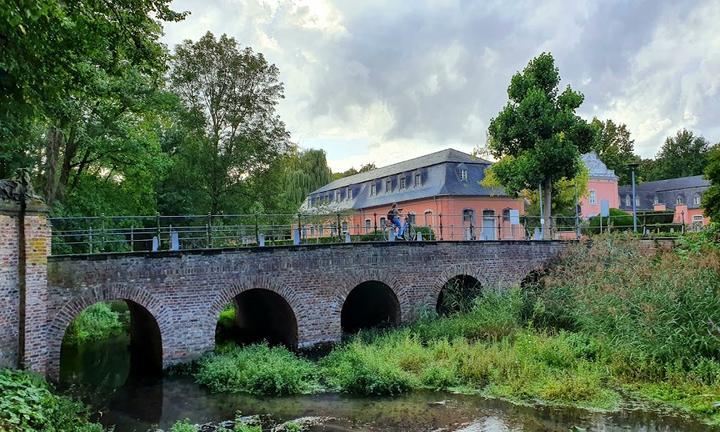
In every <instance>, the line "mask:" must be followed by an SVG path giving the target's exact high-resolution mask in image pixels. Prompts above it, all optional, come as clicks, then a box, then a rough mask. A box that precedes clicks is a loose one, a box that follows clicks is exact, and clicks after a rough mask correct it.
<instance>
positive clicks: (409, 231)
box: [382, 216, 417, 241]
mask: <svg viewBox="0 0 720 432" xmlns="http://www.w3.org/2000/svg"><path fill="white" fill-rule="evenodd" d="M390 230H393V233H394V234H395V239H397V238H398V237H397V232H398V227H397V226H395V224H394V223H392V221H391V220H386V221H385V226H384V227H383V230H382V235H383V239H384V240H385V241H388V240H390ZM401 240H406V241H415V240H417V230H415V226H414V225H413V224H412V223H410V218H408V217H407V216H405V232H404V233H403V238H402V239H401Z"/></svg>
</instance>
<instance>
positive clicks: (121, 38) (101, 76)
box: [0, 0, 184, 205]
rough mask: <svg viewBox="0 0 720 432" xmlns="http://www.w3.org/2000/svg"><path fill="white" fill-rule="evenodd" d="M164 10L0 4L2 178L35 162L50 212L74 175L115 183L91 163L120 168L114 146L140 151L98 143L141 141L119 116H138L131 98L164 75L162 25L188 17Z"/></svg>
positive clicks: (131, 5) (131, 2)
mask: <svg viewBox="0 0 720 432" xmlns="http://www.w3.org/2000/svg"><path fill="white" fill-rule="evenodd" d="M169 3H170V0H124V1H121V2H109V1H102V0H90V1H83V2H67V1H61V0H33V1H28V0H19V1H7V0H5V1H2V0H0V52H2V56H0V125H2V126H0V142H2V143H3V148H4V149H5V148H9V149H10V152H8V153H10V156H8V154H7V153H5V152H4V151H3V152H2V155H0V177H4V176H7V175H8V173H9V172H10V171H12V170H13V169H14V168H15V167H17V166H18V165H25V166H27V164H29V163H30V162H31V161H34V162H35V164H34V165H35V166H34V171H35V174H36V175H35V177H36V179H37V180H38V183H39V186H40V189H41V190H44V191H45V193H46V199H47V201H48V203H49V204H51V205H52V204H53V203H54V202H55V201H56V200H57V199H60V198H62V196H63V195H64V194H65V193H66V192H67V189H68V186H69V185H70V184H72V182H75V180H73V179H72V178H73V176H74V174H78V175H82V174H83V171H86V172H87V170H88V169H90V168H94V171H95V172H101V171H102V172H103V173H107V172H108V170H109V171H111V172H112V171H115V172H116V173H117V170H115V169H114V166H113V165H114V164H115V163H112V162H111V163H110V165H109V166H102V167H101V162H100V159H101V158H99V157H97V156H98V155H97V153H101V154H105V155H107V156H112V157H113V158H115V159H116V161H118V160H120V159H122V158H124V157H126V156H127V155H128V153H125V154H122V153H121V152H119V151H118V148H117V145H125V144H129V142H130V141H132V144H131V145H134V146H135V150H136V149H137V147H138V146H140V147H142V146H144V144H143V143H142V142H140V141H138V140H137V139H134V140H133V139H127V140H125V141H124V142H119V141H117V140H113V139H111V138H108V139H107V140H104V139H103V135H104V134H106V133H108V132H109V131H113V130H114V132H111V135H114V137H115V138H117V137H118V136H119V135H123V134H124V135H125V136H126V138H127V134H133V135H135V138H137V135H136V134H138V133H140V134H141V131H134V132H130V131H129V130H128V126H129V125H128V121H129V122H131V123H132V122H135V120H134V119H131V118H130V117H131V116H129V115H125V114H127V113H128V112H129V111H130V110H131V109H130V108H129V105H133V106H135V107H137V106H138V104H137V103H136V102H135V101H129V100H128V99H129V98H133V97H138V96H139V94H138V92H136V91H130V92H127V90H128V89H129V88H131V87H132V88H134V89H135V90H137V89H138V85H141V86H142V87H143V90H142V92H141V93H145V92H146V90H147V87H148V86H149V88H154V87H155V86H157V84H158V83H159V81H160V79H161V77H162V74H163V73H164V71H165V63H166V50H165V48H164V46H163V45H162V44H161V43H160V42H159V38H160V36H161V35H162V26H161V22H162V21H177V20H180V19H182V18H183V17H184V14H181V13H176V12H175V11H173V10H171V9H170V7H169ZM141 82H142V84H140V83H141ZM113 92H115V93H116V94H112V93H113ZM109 100H113V101H114V102H113V103H119V104H120V106H119V107H116V106H113V103H110V102H109ZM112 111H115V113H114V114H113V112H112ZM134 114H137V111H136V112H135V113H134ZM116 121H117V122H119V123H123V124H118V123H116ZM139 122H140V123H141V122H142V121H139ZM121 129H123V130H124V132H122V133H117V132H118V131H119V130H121ZM38 139H40V140H41V141H42V143H39V142H38ZM110 141H112V142H110ZM95 150H97V151H98V152H97V153H96V152H95ZM88 151H89V153H88ZM106 161H107V159H106ZM128 163H130V164H135V165H136V166H137V164H136V163H135V162H133V161H128ZM73 171H74V173H73ZM75 178H76V179H77V178H79V177H75ZM116 178H117V177H116Z"/></svg>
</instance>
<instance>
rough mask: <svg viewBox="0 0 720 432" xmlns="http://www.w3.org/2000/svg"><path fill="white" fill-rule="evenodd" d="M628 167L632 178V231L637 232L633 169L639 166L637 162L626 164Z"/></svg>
mask: <svg viewBox="0 0 720 432" xmlns="http://www.w3.org/2000/svg"><path fill="white" fill-rule="evenodd" d="M627 166H628V168H630V178H631V179H632V180H631V181H632V211H633V232H635V233H636V232H637V201H636V198H635V169H636V168H637V167H638V166H640V164H639V163H637V162H631V163H629V164H627Z"/></svg>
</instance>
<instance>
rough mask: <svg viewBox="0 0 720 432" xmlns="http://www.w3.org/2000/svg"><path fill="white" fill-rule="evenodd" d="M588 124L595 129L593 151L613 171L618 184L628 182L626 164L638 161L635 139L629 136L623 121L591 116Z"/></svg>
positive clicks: (628, 176) (628, 175)
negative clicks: (618, 121) (604, 119)
mask: <svg viewBox="0 0 720 432" xmlns="http://www.w3.org/2000/svg"><path fill="white" fill-rule="evenodd" d="M590 126H592V127H593V129H595V141H594V142H593V151H595V153H597V155H598V157H599V158H600V160H602V161H603V162H604V163H605V165H606V166H607V167H608V168H609V169H611V170H613V171H615V175H617V176H618V177H619V180H618V181H619V183H620V184H630V174H629V170H628V166H627V165H628V164H629V163H634V162H640V157H639V156H638V155H636V154H635V140H633V139H631V138H630V131H629V130H628V129H627V126H626V125H625V124H623V123H620V124H616V123H615V122H613V121H612V120H606V121H602V120H599V119H598V118H593V120H592V122H590Z"/></svg>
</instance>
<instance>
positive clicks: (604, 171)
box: [580, 152, 618, 180]
mask: <svg viewBox="0 0 720 432" xmlns="http://www.w3.org/2000/svg"><path fill="white" fill-rule="evenodd" d="M580 158H581V159H582V161H583V163H584V164H585V166H586V167H587V169H588V171H589V175H590V178H604V179H608V180H617V179H618V176H616V175H615V171H613V170H611V169H608V167H607V166H606V165H605V164H604V163H603V161H601V160H600V158H599V157H598V155H597V153H595V152H590V153H585V154H584V155H582V156H580Z"/></svg>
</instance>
